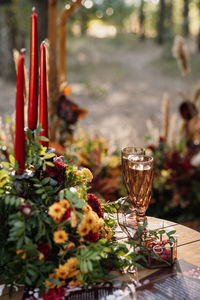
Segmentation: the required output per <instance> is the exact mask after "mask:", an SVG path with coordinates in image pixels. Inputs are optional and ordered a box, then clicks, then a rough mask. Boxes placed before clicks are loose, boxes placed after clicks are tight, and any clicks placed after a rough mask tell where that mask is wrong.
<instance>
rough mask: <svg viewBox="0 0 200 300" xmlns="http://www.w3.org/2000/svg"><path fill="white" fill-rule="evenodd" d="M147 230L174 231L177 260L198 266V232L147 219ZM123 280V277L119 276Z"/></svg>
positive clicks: (5, 299) (18, 297)
mask: <svg viewBox="0 0 200 300" xmlns="http://www.w3.org/2000/svg"><path fill="white" fill-rule="evenodd" d="M148 226H149V229H152V230H153V229H158V228H161V227H163V228H164V229H167V228H168V229H170V230H173V229H174V230H176V235H177V238H178V248H177V256H178V259H184V260H186V261H188V262H190V263H192V264H194V265H198V266H200V232H198V231H195V230H193V229H190V228H188V227H186V226H183V225H180V224H177V223H174V222H170V221H166V220H162V219H158V218H153V217H148ZM156 271H158V269H153V270H152V269H151V270H150V269H143V270H140V271H139V274H138V279H139V280H140V279H142V278H144V277H146V276H148V275H150V274H152V273H154V272H156ZM120 277H121V279H122V280H124V276H120ZM119 279H120V278H119ZM8 299H9V298H8V295H5V296H1V300H8ZM14 300H21V295H20V293H16V294H15V296H14Z"/></svg>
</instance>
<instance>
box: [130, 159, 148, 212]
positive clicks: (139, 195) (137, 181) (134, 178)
mask: <svg viewBox="0 0 200 300" xmlns="http://www.w3.org/2000/svg"><path fill="white" fill-rule="evenodd" d="M153 173H154V172H153V168H152V166H150V165H146V166H144V165H140V164H139V165H133V166H131V167H129V169H128V176H129V179H128V182H129V189H130V195H131V199H132V201H133V204H134V206H135V207H136V209H137V211H138V213H139V214H141V215H142V214H145V211H146V209H147V208H148V205H149V202H150V200H151V195H152V184H153Z"/></svg>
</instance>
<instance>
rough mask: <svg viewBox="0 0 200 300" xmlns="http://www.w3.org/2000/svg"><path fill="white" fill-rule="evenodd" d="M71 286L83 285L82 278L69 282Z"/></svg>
mask: <svg viewBox="0 0 200 300" xmlns="http://www.w3.org/2000/svg"><path fill="white" fill-rule="evenodd" d="M69 285H70V286H80V285H81V281H80V280H78V279H77V280H72V281H70V282H69Z"/></svg>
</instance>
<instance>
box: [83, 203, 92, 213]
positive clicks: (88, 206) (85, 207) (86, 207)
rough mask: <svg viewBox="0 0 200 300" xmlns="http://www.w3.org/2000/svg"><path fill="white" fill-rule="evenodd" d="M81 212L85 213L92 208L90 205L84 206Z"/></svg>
mask: <svg viewBox="0 0 200 300" xmlns="http://www.w3.org/2000/svg"><path fill="white" fill-rule="evenodd" d="M82 210H83V212H84V213H87V212H89V211H91V210H92V207H91V206H90V205H88V204H86V205H85V206H83V208H82Z"/></svg>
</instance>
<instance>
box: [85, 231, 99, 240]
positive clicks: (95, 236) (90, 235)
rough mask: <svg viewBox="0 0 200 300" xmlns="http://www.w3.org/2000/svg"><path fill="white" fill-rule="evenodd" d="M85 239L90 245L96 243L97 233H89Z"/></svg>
mask: <svg viewBox="0 0 200 300" xmlns="http://www.w3.org/2000/svg"><path fill="white" fill-rule="evenodd" d="M85 239H86V240H87V241H89V242H91V243H96V242H97V241H98V240H99V233H98V232H92V231H90V232H89V233H88V234H87V235H86V236H85Z"/></svg>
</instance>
